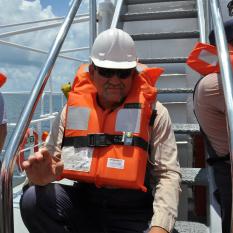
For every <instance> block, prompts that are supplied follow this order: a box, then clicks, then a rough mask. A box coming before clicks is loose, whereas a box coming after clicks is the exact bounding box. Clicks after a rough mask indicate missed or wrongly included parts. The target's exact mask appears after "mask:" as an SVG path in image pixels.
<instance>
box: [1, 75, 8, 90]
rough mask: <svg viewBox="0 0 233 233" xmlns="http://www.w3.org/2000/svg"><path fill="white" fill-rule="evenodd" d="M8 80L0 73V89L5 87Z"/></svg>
mask: <svg viewBox="0 0 233 233" xmlns="http://www.w3.org/2000/svg"><path fill="white" fill-rule="evenodd" d="M6 80H7V77H6V75H5V74H3V73H0V87H2V86H3V84H4V83H5V82H6Z"/></svg>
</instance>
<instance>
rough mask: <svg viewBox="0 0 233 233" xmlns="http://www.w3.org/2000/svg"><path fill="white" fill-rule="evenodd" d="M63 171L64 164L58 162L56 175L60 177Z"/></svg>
mask: <svg viewBox="0 0 233 233" xmlns="http://www.w3.org/2000/svg"><path fill="white" fill-rule="evenodd" d="M63 169H64V163H63V162H62V161H59V162H57V163H56V167H55V175H56V176H60V175H61V173H62V171H63Z"/></svg>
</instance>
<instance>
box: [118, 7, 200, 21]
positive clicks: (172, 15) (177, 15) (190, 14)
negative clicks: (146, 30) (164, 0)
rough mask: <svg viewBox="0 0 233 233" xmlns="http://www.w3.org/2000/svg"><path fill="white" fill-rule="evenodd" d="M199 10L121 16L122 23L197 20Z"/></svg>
mask: <svg viewBox="0 0 233 233" xmlns="http://www.w3.org/2000/svg"><path fill="white" fill-rule="evenodd" d="M196 17H197V10H195V9H194V10H193V9H192V10H169V11H155V12H142V13H126V14H124V15H122V16H121V20H122V21H142V20H157V19H181V18H182V19H183V18H196Z"/></svg>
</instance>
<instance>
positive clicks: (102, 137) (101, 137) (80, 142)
mask: <svg viewBox="0 0 233 233" xmlns="http://www.w3.org/2000/svg"><path fill="white" fill-rule="evenodd" d="M62 145H63V146H74V147H75V148H79V147H103V146H110V145H127V146H138V147H141V148H142V149H143V150H145V151H147V150H148V146H149V144H148V142H146V141H145V140H144V139H143V138H140V137H137V136H132V138H130V139H129V140H124V139H123V135H112V134H88V135H87V136H76V137H64V138H63V143H62Z"/></svg>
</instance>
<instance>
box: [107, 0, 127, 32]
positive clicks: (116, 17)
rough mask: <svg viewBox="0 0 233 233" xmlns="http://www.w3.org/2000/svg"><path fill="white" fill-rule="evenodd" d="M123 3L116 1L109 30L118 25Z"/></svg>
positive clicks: (121, 0) (122, 0)
mask: <svg viewBox="0 0 233 233" xmlns="http://www.w3.org/2000/svg"><path fill="white" fill-rule="evenodd" d="M123 3H124V0H118V1H117V3H116V8H115V12H114V15H113V19H112V24H111V27H110V28H117V25H118V23H119V20H120V15H121V11H122V6H123Z"/></svg>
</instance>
